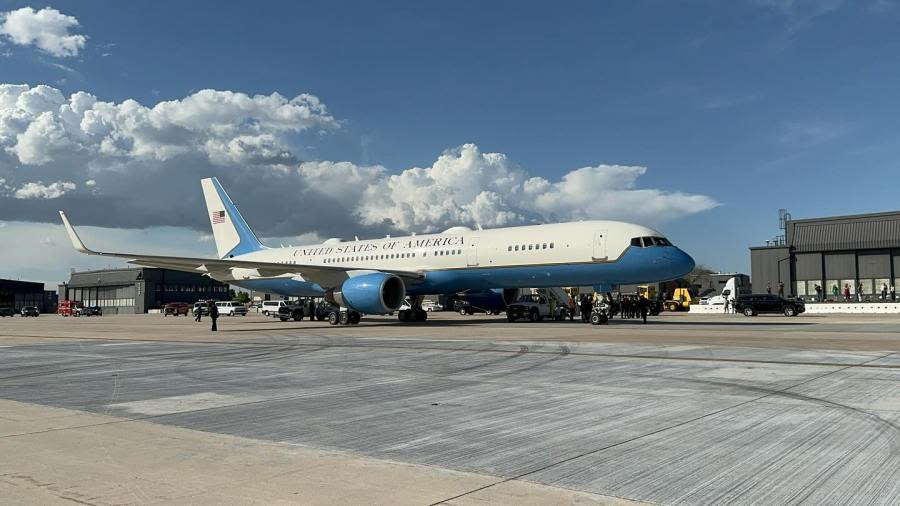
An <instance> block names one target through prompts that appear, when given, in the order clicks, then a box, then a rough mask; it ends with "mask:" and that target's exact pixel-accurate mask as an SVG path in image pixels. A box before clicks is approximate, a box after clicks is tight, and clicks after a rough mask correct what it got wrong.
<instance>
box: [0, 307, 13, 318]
mask: <svg viewBox="0 0 900 506" xmlns="http://www.w3.org/2000/svg"><path fill="white" fill-rule="evenodd" d="M15 314H16V312H15V311H14V310H13V308H11V307H0V316H2V317H3V318H6V317H7V316H13V315H15Z"/></svg>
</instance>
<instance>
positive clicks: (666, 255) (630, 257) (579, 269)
mask: <svg viewBox="0 0 900 506" xmlns="http://www.w3.org/2000/svg"><path fill="white" fill-rule="evenodd" d="M693 268H694V261H693V259H691V257H690V256H688V255H687V254H686V253H684V252H683V251H681V250H680V249H678V248H676V247H674V246H654V247H650V248H635V247H629V248H628V250H627V251H626V252H625V254H624V255H622V257H621V258H619V259H618V260H617V261H615V262H602V263H600V262H590V263H583V264H561V265H541V266H523V267H485V266H481V267H473V268H469V269H450V270H435V271H428V272H427V273H426V274H425V279H424V280H422V281H420V282H419V281H416V282H407V285H406V289H407V293H409V294H410V295H432V294H439V293H458V292H463V291H466V290H487V289H491V288H542V287H553V286H597V285H616V284H637V283H653V282H657V281H668V280H671V279H676V278H679V277H681V276H684V275H686V274H688V273H689V272H691V270H692V269H693ZM232 283H233V284H235V285H238V286H241V287H244V288H247V289H250V290H254V291H259V292H267V293H277V294H281V295H288V296H301V297H304V296H321V295H322V294H323V293H324V291H323V290H322V287H320V286H319V285H317V284H315V283H308V282H303V281H297V280H294V279H289V278H275V279H251V280H241V281H233V282H232Z"/></svg>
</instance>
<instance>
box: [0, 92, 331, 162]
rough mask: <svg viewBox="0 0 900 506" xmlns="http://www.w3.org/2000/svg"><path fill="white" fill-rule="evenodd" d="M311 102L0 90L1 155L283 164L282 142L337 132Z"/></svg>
mask: <svg viewBox="0 0 900 506" xmlns="http://www.w3.org/2000/svg"><path fill="white" fill-rule="evenodd" d="M337 127H338V123H337V121H336V120H335V119H334V118H333V117H332V116H331V115H329V114H328V111H327V110H326V108H325V105H324V104H322V103H321V102H320V101H319V99H318V98H316V97H315V96H312V95H307V94H302V95H297V96H296V97H293V98H286V97H284V96H282V95H280V94H278V93H273V94H271V95H256V96H249V95H247V94H244V93H235V92H231V91H216V90H202V91H198V92H196V93H194V94H192V95H189V96H187V97H185V98H184V99H181V100H172V101H167V102H160V103H158V104H156V105H155V106H153V107H147V106H144V105H142V104H140V103H138V102H137V101H135V100H125V101H124V102H121V103H113V102H104V101H100V100H98V99H97V98H96V97H95V96H93V95H91V94H89V93H85V92H77V93H74V94H72V95H71V96H69V97H65V96H64V95H63V94H62V93H61V92H60V91H59V90H58V89H56V88H53V87H50V86H46V85H38V86H34V87H31V86H28V85H11V84H0V147H2V148H3V149H4V150H6V151H7V152H8V153H11V154H14V155H15V156H16V158H17V159H18V161H19V162H20V163H23V164H27V165H43V164H46V163H48V162H51V161H53V160H55V159H57V158H58V157H60V156H62V157H70V156H73V155H75V154H81V155H84V156H87V157H89V158H91V159H93V160H94V161H95V162H98V163H104V162H105V163H106V164H112V163H120V162H122V161H128V160H133V159H145V160H156V161H164V160H168V159H170V158H173V157H175V156H179V155H185V154H192V153H204V154H205V155H206V156H207V157H208V158H209V159H210V161H212V162H213V163H217V164H221V163H256V164H258V163H273V162H279V163H284V162H290V161H292V160H293V159H294V158H293V156H292V155H291V153H290V151H289V150H288V148H287V147H285V145H284V143H283V140H282V137H283V136H284V135H286V134H290V133H296V132H300V131H303V130H307V129H310V128H320V129H333V128H337Z"/></svg>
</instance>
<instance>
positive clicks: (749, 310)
mask: <svg viewBox="0 0 900 506" xmlns="http://www.w3.org/2000/svg"><path fill="white" fill-rule="evenodd" d="M744 316H753V308H752V307H745V308H744Z"/></svg>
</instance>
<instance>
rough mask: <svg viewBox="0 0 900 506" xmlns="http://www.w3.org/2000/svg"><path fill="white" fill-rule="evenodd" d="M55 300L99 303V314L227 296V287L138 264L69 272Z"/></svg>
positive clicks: (197, 276)
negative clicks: (136, 265) (69, 275)
mask: <svg viewBox="0 0 900 506" xmlns="http://www.w3.org/2000/svg"><path fill="white" fill-rule="evenodd" d="M58 293H59V300H76V301H81V302H82V303H83V304H84V305H85V306H100V307H101V308H103V314H139V313H146V312H147V311H148V310H150V309H160V308H162V307H163V306H165V305H166V304H168V303H170V302H185V303H188V304H193V303H194V302H196V301H198V300H230V299H231V296H230V294H229V287H228V285H227V284H225V283H221V282H219V281H216V280H214V279H212V278H210V277H207V276H204V275H202V274H194V273H191V272H181V271H172V270H168V269H154V268H150V267H138V268H132V269H109V270H99V271H84V272H73V273H72V275H71V277H70V279H69V282H68V283H64V284H62V285H59V290H58Z"/></svg>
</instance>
